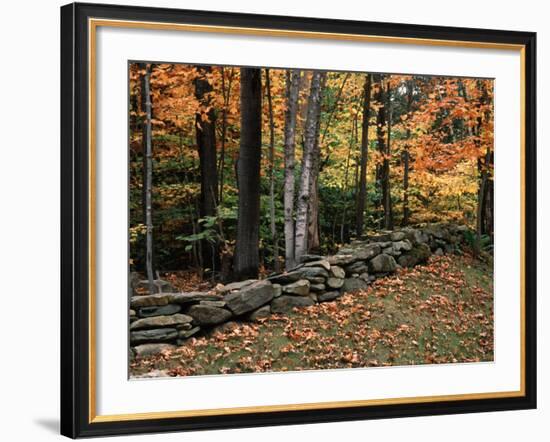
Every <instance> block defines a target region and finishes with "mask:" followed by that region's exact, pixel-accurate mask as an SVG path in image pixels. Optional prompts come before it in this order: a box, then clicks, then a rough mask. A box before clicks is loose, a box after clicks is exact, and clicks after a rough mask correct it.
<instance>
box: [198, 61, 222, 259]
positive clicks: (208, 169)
mask: <svg viewBox="0 0 550 442" xmlns="http://www.w3.org/2000/svg"><path fill="white" fill-rule="evenodd" d="M211 73H212V68H211V67H210V66H197V77H196V78H195V97H196V98H197V101H198V102H199V108H198V110H197V112H196V114H195V131H196V137H197V146H198V150H199V160H200V171H201V175H200V176H201V195H200V216H201V218H204V217H207V216H215V215H216V207H217V204H218V170H217V164H216V126H215V125H216V112H215V110H214V106H213V96H212V90H213V89H212V85H211V84H210V81H209V78H208V77H209V76H210V74H211ZM201 249H202V255H203V263H204V265H211V266H212V269H214V268H215V267H216V261H217V258H218V257H217V250H216V246H215V245H214V244H212V243H211V242H210V243H209V242H207V241H204V242H203V244H202V247H201Z"/></svg>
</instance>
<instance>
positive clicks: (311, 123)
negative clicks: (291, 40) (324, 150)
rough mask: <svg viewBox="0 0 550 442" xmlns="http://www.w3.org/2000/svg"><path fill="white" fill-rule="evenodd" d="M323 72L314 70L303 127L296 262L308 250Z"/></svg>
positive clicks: (297, 212) (297, 209) (297, 210)
mask: <svg viewBox="0 0 550 442" xmlns="http://www.w3.org/2000/svg"><path fill="white" fill-rule="evenodd" d="M325 75H326V74H325V73H324V72H319V71H314V72H313V75H312V78H311V86H310V92H309V98H308V104H307V118H306V124H305V129H304V153H303V156H302V171H301V174H300V189H299V192H298V203H297V208H296V242H295V251H294V257H295V259H296V261H297V262H299V261H300V258H301V257H302V256H303V255H305V254H306V253H307V251H308V241H307V240H308V209H309V198H310V191H311V185H312V176H313V175H312V173H313V166H314V163H315V149H316V147H318V144H317V142H316V138H317V134H318V129H317V127H318V126H317V123H318V120H319V114H320V111H321V85H322V82H323V78H324V77H325Z"/></svg>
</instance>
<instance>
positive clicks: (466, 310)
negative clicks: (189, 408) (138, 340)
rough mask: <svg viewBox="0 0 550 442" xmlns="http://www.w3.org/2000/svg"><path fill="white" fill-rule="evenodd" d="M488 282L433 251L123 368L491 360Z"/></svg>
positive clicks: (255, 368) (181, 370)
mask: <svg viewBox="0 0 550 442" xmlns="http://www.w3.org/2000/svg"><path fill="white" fill-rule="evenodd" d="M492 281H493V272H492V266H491V265H490V264H487V263H484V262H481V261H478V260H474V259H473V258H471V257H469V256H445V257H433V258H432V259H431V260H430V262H429V263H428V264H426V265H424V266H417V267H415V268H414V269H408V270H402V271H400V272H399V273H398V274H396V275H392V276H390V277H387V278H383V279H380V280H377V281H376V282H375V283H374V284H373V285H372V286H371V287H369V289H368V290H365V291H360V292H355V293H349V294H346V295H344V296H343V297H341V298H340V299H338V300H336V301H333V302H329V303H323V304H317V305H314V306H312V307H306V308H301V309H295V311H294V312H293V313H291V314H289V315H274V316H271V317H270V318H268V319H266V320H264V321H262V322H261V323H237V324H236V325H235V328H234V329H231V330H229V331H223V332H217V333H210V334H209V335H207V336H202V337H199V338H196V339H190V340H188V341H187V343H186V344H185V345H183V346H181V347H178V349H177V350H176V351H174V352H171V353H166V354H163V355H158V356H155V357H151V358H147V359H141V360H137V361H135V362H134V363H132V366H131V373H132V375H133V376H141V375H147V373H149V372H150V371H152V370H161V373H162V374H164V375H167V376H185V375H208V374H220V373H247V372H264V371H296V370H314V369H328V368H330V369H334V368H353V367H369V366H389V365H411V364H413V365H416V364H432V363H454V362H478V361H492V360H493V282H492ZM155 373H156V374H157V375H158V371H156V372H155Z"/></svg>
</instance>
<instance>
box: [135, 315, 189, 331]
mask: <svg viewBox="0 0 550 442" xmlns="http://www.w3.org/2000/svg"><path fill="white" fill-rule="evenodd" d="M191 321H193V318H192V317H191V316H187V315H182V314H181V313H176V314H175V315H168V316H151V317H150V318H142V319H138V320H137V321H134V322H132V324H130V330H141V329H145V328H160V327H174V326H176V325H179V324H187V323H190V322H191Z"/></svg>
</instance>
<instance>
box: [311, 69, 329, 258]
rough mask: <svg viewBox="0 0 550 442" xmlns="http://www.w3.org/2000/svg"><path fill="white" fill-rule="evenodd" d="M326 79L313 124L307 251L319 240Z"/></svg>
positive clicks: (323, 77)
mask: <svg viewBox="0 0 550 442" xmlns="http://www.w3.org/2000/svg"><path fill="white" fill-rule="evenodd" d="M326 79H327V77H326V74H325V75H323V76H322V78H321V90H320V92H319V95H320V98H319V112H318V115H317V122H316V126H315V141H314V142H315V146H314V148H313V162H312V167H311V179H310V191H309V193H310V195H309V203H308V229H307V234H308V240H307V249H308V252H314V251H317V250H318V249H319V247H320V242H321V241H320V238H319V173H320V168H321V145H320V139H319V138H320V133H321V105H322V103H323V93H324V90H325V84H326ZM327 124H328V123H327Z"/></svg>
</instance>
